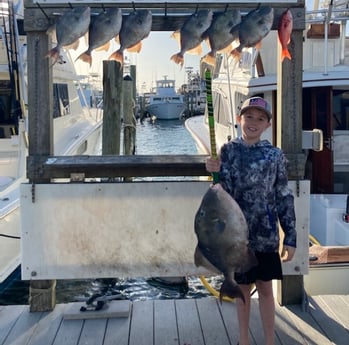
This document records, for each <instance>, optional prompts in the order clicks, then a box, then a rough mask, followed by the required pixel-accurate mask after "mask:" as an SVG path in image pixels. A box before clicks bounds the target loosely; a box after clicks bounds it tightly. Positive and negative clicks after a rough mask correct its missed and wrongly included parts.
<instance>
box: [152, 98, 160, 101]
mask: <svg viewBox="0 0 349 345" xmlns="http://www.w3.org/2000/svg"><path fill="white" fill-rule="evenodd" d="M153 100H154V101H161V97H154V98H153Z"/></svg>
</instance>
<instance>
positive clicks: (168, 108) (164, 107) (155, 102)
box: [146, 76, 185, 120]
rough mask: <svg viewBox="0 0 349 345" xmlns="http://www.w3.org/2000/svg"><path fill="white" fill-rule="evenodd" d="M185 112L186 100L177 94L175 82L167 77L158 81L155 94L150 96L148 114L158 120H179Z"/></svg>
mask: <svg viewBox="0 0 349 345" xmlns="http://www.w3.org/2000/svg"><path fill="white" fill-rule="evenodd" d="M184 111H185V102H184V98H183V95H181V94H179V93H177V92H176V89H175V80H173V79H167V76H164V79H161V80H157V81H156V87H155V93H154V94H150V97H149V103H148V105H147V106H146V112H147V113H148V114H149V115H150V116H151V117H152V116H155V117H156V119H158V120H178V119H180V118H181V117H182V115H183V113H184Z"/></svg>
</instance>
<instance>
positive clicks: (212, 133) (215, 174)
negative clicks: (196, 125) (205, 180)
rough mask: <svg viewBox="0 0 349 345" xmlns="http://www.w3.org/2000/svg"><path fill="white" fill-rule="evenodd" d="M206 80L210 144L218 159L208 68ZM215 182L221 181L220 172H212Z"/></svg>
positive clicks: (212, 153)
mask: <svg viewBox="0 0 349 345" xmlns="http://www.w3.org/2000/svg"><path fill="white" fill-rule="evenodd" d="M205 82H206V104H207V113H208V128H209V131H210V146H211V156H212V157H213V158H215V159H218V156H217V147H216V133H215V128H214V114H213V102H212V76H211V70H210V69H208V68H207V69H206V71H205ZM212 178H213V183H218V182H219V173H218V172H213V173H212Z"/></svg>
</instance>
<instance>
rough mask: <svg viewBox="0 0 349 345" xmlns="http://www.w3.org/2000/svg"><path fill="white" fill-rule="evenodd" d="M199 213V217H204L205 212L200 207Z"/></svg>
mask: <svg viewBox="0 0 349 345" xmlns="http://www.w3.org/2000/svg"><path fill="white" fill-rule="evenodd" d="M199 215H200V217H205V215H206V212H205V211H204V210H203V209H200V212H199Z"/></svg>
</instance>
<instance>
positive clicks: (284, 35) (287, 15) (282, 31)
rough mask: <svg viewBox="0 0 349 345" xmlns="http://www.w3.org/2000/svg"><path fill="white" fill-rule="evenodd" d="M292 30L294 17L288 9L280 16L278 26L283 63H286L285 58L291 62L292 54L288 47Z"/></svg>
mask: <svg viewBox="0 0 349 345" xmlns="http://www.w3.org/2000/svg"><path fill="white" fill-rule="evenodd" d="M292 28H293V17H292V13H291V11H290V10H289V9H288V10H286V11H285V12H284V13H283V14H282V15H281V16H280V19H279V25H278V36H279V41H280V44H281V48H282V51H281V61H284V59H285V58H287V59H289V60H291V54H290V52H289V51H288V48H287V46H288V44H289V43H290V41H291V33H292Z"/></svg>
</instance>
